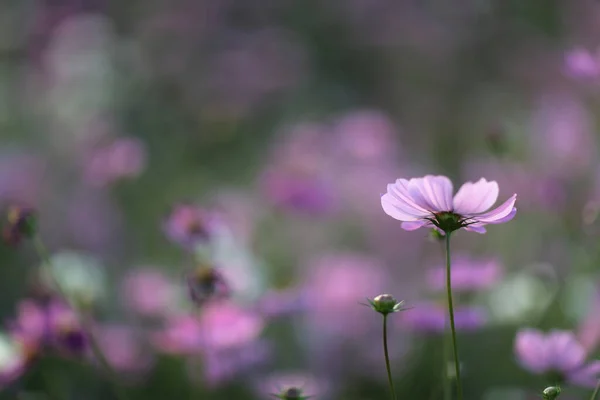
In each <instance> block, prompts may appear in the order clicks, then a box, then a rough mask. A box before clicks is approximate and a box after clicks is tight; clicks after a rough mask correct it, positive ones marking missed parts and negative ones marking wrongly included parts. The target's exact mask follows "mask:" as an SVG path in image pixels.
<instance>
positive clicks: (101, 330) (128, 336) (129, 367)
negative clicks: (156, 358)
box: [96, 325, 153, 374]
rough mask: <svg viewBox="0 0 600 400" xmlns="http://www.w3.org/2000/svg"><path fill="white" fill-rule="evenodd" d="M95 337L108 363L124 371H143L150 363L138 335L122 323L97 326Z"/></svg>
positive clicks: (150, 358) (148, 355)
mask: <svg viewBox="0 0 600 400" xmlns="http://www.w3.org/2000/svg"><path fill="white" fill-rule="evenodd" d="M96 332H97V334H96V338H97V340H98V344H99V346H100V348H101V350H102V353H103V354H104V356H105V357H106V359H107V361H108V363H109V364H110V365H111V366H112V367H113V368H114V369H115V370H117V371H120V372H125V373H134V374H135V373H142V372H145V371H146V370H147V369H148V368H149V367H150V366H151V364H152V361H153V360H152V356H151V355H150V353H148V351H146V350H145V349H144V348H143V347H142V342H141V341H140V337H138V336H139V335H138V334H137V332H135V331H134V330H133V329H131V328H130V327H127V326H123V325H103V326H100V327H98V328H97V330H96Z"/></svg>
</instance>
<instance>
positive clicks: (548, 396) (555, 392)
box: [542, 386, 560, 400]
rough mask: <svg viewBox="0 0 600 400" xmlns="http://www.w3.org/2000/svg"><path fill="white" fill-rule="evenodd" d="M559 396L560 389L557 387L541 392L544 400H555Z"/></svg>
mask: <svg viewBox="0 0 600 400" xmlns="http://www.w3.org/2000/svg"><path fill="white" fill-rule="evenodd" d="M559 395H560V387H558V386H550V387H547V388H546V389H544V391H543V392H542V397H543V398H544V400H554V399H557V398H558V396H559Z"/></svg>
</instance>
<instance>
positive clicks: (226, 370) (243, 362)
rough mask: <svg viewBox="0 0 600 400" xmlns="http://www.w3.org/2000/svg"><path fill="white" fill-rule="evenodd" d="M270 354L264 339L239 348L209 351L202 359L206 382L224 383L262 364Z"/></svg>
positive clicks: (211, 383)
mask: <svg viewBox="0 0 600 400" xmlns="http://www.w3.org/2000/svg"><path fill="white" fill-rule="evenodd" d="M269 354H270V349H269V346H268V345H267V343H266V342H264V341H256V342H253V343H251V344H248V345H244V346H241V347H238V348H231V349H222V350H220V351H207V352H205V353H204V354H203V359H202V362H203V370H202V374H203V378H204V383H205V384H207V385H209V386H211V387H215V386H219V385H222V384H224V383H226V382H227V381H229V380H231V379H234V378H236V377H238V376H239V375H241V374H243V373H245V372H251V371H252V370H253V369H255V368H256V367H257V366H258V365H260V364H262V363H263V362H264V361H265V360H266V359H267V358H268V357H269Z"/></svg>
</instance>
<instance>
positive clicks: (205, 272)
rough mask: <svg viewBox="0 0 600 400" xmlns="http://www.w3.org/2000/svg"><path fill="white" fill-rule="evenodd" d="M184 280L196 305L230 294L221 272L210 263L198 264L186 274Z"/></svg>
mask: <svg viewBox="0 0 600 400" xmlns="http://www.w3.org/2000/svg"><path fill="white" fill-rule="evenodd" d="M186 282H187V286H188V292H189V295H190V298H191V299H192V301H193V302H194V303H195V304H196V305H198V306H202V305H204V304H205V303H206V302H207V301H209V300H215V299H222V298H225V297H228V296H229V294H230V290H229V286H228V285H227V282H225V279H224V278H223V276H222V275H221V273H220V272H219V271H218V270H217V269H216V268H214V267H213V266H210V265H204V264H201V265H199V266H198V267H197V268H196V269H194V270H193V271H191V272H190V273H189V274H188V275H187V277H186Z"/></svg>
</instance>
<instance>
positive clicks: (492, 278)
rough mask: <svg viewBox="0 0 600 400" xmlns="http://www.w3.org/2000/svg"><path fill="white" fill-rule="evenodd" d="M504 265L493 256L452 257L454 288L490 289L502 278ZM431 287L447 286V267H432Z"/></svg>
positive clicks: (437, 288) (429, 273) (441, 287)
mask: <svg viewBox="0 0 600 400" xmlns="http://www.w3.org/2000/svg"><path fill="white" fill-rule="evenodd" d="M502 272H503V271H502V266H501V265H500V263H499V262H498V260H496V259H493V258H487V259H485V258H482V259H477V258H471V257H468V256H464V255H459V256H454V257H453V258H452V290H454V291H455V292H467V291H476V290H484V289H489V288H490V287H492V286H494V285H495V284H496V283H498V281H499V280H500V279H501V278H502ZM427 283H428V285H429V287H430V288H431V289H433V290H436V291H442V290H444V289H445V288H446V267H445V266H443V267H442V266H440V267H437V268H435V269H431V270H429V271H428V274H427Z"/></svg>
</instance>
